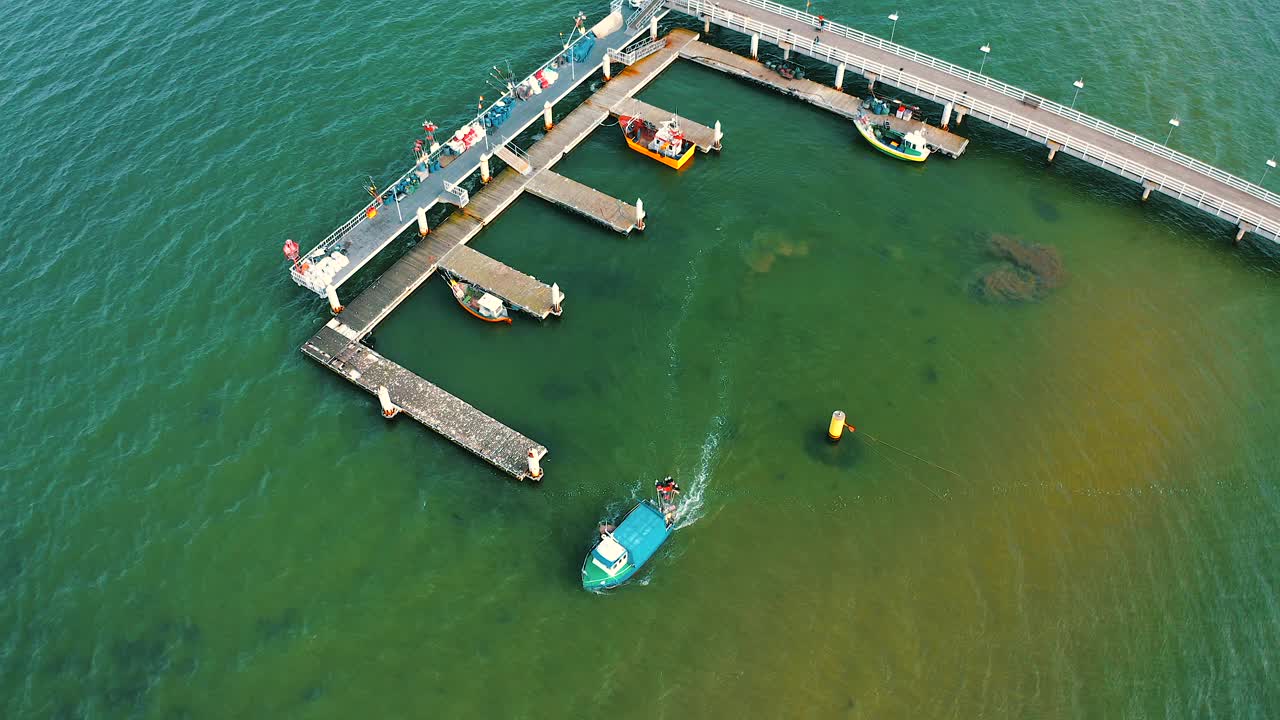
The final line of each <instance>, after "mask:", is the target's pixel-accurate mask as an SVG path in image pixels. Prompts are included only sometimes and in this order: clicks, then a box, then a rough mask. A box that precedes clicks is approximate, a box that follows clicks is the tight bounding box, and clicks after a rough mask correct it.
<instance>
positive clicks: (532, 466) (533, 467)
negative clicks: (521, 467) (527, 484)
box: [528, 448, 542, 480]
mask: <svg viewBox="0 0 1280 720" xmlns="http://www.w3.org/2000/svg"><path fill="white" fill-rule="evenodd" d="M528 457H529V477H531V478H533V479H534V480H541V479H542V464H541V463H539V462H538V461H539V460H541V459H542V456H541V455H539V454H538V451H537V450H535V449H533V448H529V456H528Z"/></svg>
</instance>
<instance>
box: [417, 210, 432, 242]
mask: <svg viewBox="0 0 1280 720" xmlns="http://www.w3.org/2000/svg"><path fill="white" fill-rule="evenodd" d="M428 232H430V228H428V227H427V209H426V208H424V207H420V208H418V235H419V236H420V237H426V236H427V233H428Z"/></svg>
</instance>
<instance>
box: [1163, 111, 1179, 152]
mask: <svg viewBox="0 0 1280 720" xmlns="http://www.w3.org/2000/svg"><path fill="white" fill-rule="evenodd" d="M1181 124H1182V122H1181V121H1179V120H1178V118H1176V117H1175V118H1169V134H1168V135H1165V136H1164V144H1165V146H1166V147H1168V145H1169V138H1171V137H1173V129H1174V128H1176V127H1178V126H1179V125H1181Z"/></svg>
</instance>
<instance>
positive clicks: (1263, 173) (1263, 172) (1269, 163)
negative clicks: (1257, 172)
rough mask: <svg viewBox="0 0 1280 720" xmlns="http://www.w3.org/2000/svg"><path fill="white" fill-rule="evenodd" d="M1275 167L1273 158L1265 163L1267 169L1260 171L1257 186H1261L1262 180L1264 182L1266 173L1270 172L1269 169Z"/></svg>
mask: <svg viewBox="0 0 1280 720" xmlns="http://www.w3.org/2000/svg"><path fill="white" fill-rule="evenodd" d="M1275 166H1276V159H1275V158H1271V159H1270V160H1268V161H1267V169H1266V170H1263V171H1262V180H1259V181H1258V184H1259V185H1261V184H1262V181H1263V180H1266V179H1267V173H1269V172H1271V168H1273V167H1275Z"/></svg>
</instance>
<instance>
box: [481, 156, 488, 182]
mask: <svg viewBox="0 0 1280 720" xmlns="http://www.w3.org/2000/svg"><path fill="white" fill-rule="evenodd" d="M490 177H491V176H490V173H489V155H488V154H486V153H480V182H482V183H485V184H488V182H489V179H490Z"/></svg>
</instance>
